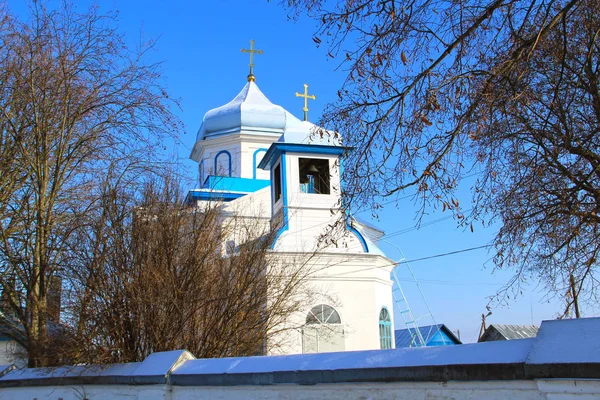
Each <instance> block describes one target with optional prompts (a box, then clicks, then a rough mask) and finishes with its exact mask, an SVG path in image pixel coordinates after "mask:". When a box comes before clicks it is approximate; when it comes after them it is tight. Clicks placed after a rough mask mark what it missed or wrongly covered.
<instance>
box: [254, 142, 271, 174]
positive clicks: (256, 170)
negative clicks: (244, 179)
mask: <svg viewBox="0 0 600 400" xmlns="http://www.w3.org/2000/svg"><path fill="white" fill-rule="evenodd" d="M266 153H267V149H265V148H260V149H257V150H256V151H255V152H254V154H253V155H252V179H256V178H257V173H259V172H263V171H262V170H261V169H259V168H258V164H260V161H261V160H262V158H263V157H264V156H265V154H266ZM267 179H269V178H267Z"/></svg>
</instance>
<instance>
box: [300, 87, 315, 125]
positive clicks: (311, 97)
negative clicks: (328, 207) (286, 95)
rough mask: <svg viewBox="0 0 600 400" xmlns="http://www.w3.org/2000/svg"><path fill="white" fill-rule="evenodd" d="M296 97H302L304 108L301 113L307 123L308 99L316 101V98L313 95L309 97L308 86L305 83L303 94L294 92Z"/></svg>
mask: <svg viewBox="0 0 600 400" xmlns="http://www.w3.org/2000/svg"><path fill="white" fill-rule="evenodd" d="M296 97H304V108H303V109H302V111H304V120H305V121H308V99H311V100H316V99H317V97H316V96H315V95H314V94H313V95H310V96H309V94H308V85H307V84H306V83H305V84H304V94H302V93H298V92H296Z"/></svg>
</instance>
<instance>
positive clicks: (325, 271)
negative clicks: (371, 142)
mask: <svg viewBox="0 0 600 400" xmlns="http://www.w3.org/2000/svg"><path fill="white" fill-rule="evenodd" d="M305 94H306V93H305ZM305 108H306V106H305ZM305 111H307V110H305ZM305 115H306V113H305ZM346 151H351V150H350V149H347V148H345V147H344V146H343V145H342V144H341V140H340V137H339V136H338V135H337V133H333V132H330V131H326V130H324V129H320V128H318V127H317V126H315V125H314V124H312V123H310V122H308V121H301V120H299V119H298V118H296V117H295V116H293V115H292V114H291V113H289V112H288V111H286V110H285V109H283V108H282V107H280V106H278V105H276V104H273V103H271V101H269V99H267V97H266V96H265V95H264V94H263V93H262V92H261V91H260V89H259V88H258V86H257V85H256V83H255V78H254V75H252V74H251V75H249V77H248V83H247V84H246V85H245V86H244V87H243V88H242V90H241V91H240V93H239V94H238V95H237V96H235V98H234V99H233V100H231V101H230V102H229V103H227V104H225V105H222V106H220V107H217V108H214V109H212V110H210V111H208V112H207V113H206V114H205V115H204V118H203V120H202V125H201V127H200V129H199V131H198V134H197V138H196V142H195V145H194V148H193V150H192V153H191V156H190V158H191V159H192V160H194V161H196V162H197V163H198V165H199V166H198V171H199V185H200V187H199V188H197V189H193V190H191V191H190V192H189V194H188V201H191V202H195V203H196V204H198V205H201V204H202V203H203V202H211V201H215V200H218V201H220V202H222V203H221V204H222V206H223V207H224V208H226V209H229V210H233V209H235V210H238V211H239V212H241V213H245V214H246V217H250V218H255V219H258V220H261V221H264V223H265V224H269V225H268V226H270V229H274V230H276V234H275V241H274V243H273V246H272V254H273V256H275V257H277V256H281V257H286V256H290V255H298V254H313V255H314V256H313V257H312V259H311V260H312V263H313V264H316V265H318V268H314V271H315V272H314V273H313V272H311V275H310V284H311V285H313V287H314V288H315V290H316V291H317V292H320V296H316V297H315V299H314V303H313V304H311V305H309V306H307V308H306V309H305V310H302V311H300V312H298V313H297V315H294V316H293V317H291V318H293V319H295V321H294V323H295V324H296V326H301V328H299V329H296V330H293V331H292V332H291V333H290V332H287V333H286V335H287V336H288V338H289V339H290V340H288V343H289V344H288V345H287V346H286V347H285V348H278V349H277V351H276V350H275V349H271V348H269V346H268V344H267V350H266V351H267V353H269V354H281V353H285V354H297V353H314V352H329V351H344V350H373V349H390V348H393V347H394V337H393V332H394V329H393V300H392V281H391V279H390V272H391V270H392V268H393V267H394V265H395V263H394V262H393V261H392V260H390V259H389V258H387V257H386V256H385V254H384V253H383V252H382V251H381V250H380V249H379V248H378V246H377V242H378V240H379V239H380V238H381V236H383V232H382V231H380V230H378V229H376V228H374V227H372V226H370V225H367V224H364V223H359V222H357V221H356V220H354V219H352V218H351V217H350V216H347V215H345V214H343V211H342V209H341V207H340V204H341V202H340V199H341V188H340V186H341V184H342V182H341V179H340V162H341V158H342V157H343V155H344V153H345V152H346ZM340 220H342V221H344V223H343V224H342V227H341V229H338V234H337V235H336V236H335V238H332V236H331V235H330V234H329V232H328V229H329V230H330V229H331V228H330V225H332V224H334V223H335V222H336V221H340ZM289 259H293V258H289Z"/></svg>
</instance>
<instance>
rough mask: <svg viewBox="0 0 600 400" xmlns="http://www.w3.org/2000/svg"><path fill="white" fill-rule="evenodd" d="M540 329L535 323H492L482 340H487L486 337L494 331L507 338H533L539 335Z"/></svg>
mask: <svg viewBox="0 0 600 400" xmlns="http://www.w3.org/2000/svg"><path fill="white" fill-rule="evenodd" d="M538 329H539V328H538V327H537V326H535V325H504V324H491V325H490V326H489V327H488V328H487V329H486V330H485V333H484V334H483V335H482V336H481V339H480V341H485V339H486V338H487V337H488V336H490V335H491V334H492V332H493V331H496V332H498V334H499V335H500V336H501V337H502V338H504V339H505V340H514V339H528V338H533V337H536V336H537V333H538ZM496 340H497V339H496Z"/></svg>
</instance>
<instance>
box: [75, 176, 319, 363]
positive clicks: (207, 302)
mask: <svg viewBox="0 0 600 400" xmlns="http://www.w3.org/2000/svg"><path fill="white" fill-rule="evenodd" d="M181 193H182V191H181V187H180V186H179V184H178V182H177V181H176V180H173V178H172V177H171V178H167V179H166V180H163V179H154V180H152V181H151V182H150V183H148V184H147V185H146V186H145V187H144V188H143V189H142V190H141V192H140V191H136V190H135V189H131V185H130V184H129V183H127V184H125V183H124V182H122V181H119V180H113V181H110V182H109V181H107V186H106V188H105V192H104V194H103V196H102V199H101V205H100V207H98V208H97V209H96V210H95V212H94V213H93V215H90V216H89V217H90V218H89V222H90V225H89V226H85V227H84V226H82V227H81V229H79V230H78V231H77V232H76V234H74V235H73V236H72V240H73V249H74V252H73V258H72V260H71V263H72V265H73V266H77V267H76V268H72V269H71V270H72V275H71V276H70V277H69V279H68V281H69V283H68V285H66V286H67V287H68V288H69V292H68V295H67V296H66V298H68V299H70V300H69V301H68V304H67V305H66V312H65V314H66V315H67V316H69V318H68V319H67V320H66V321H65V323H66V324H67V325H68V327H67V330H69V331H70V332H71V333H70V334H69V337H70V338H71V340H72V342H71V344H70V345H69V346H68V348H66V349H65V350H64V351H63V354H64V356H65V357H69V358H70V361H71V362H86V361H93V362H95V363H98V362H129V361H140V360H143V359H144V358H145V357H147V356H148V355H149V354H150V353H152V352H155V351H164V350H172V349H181V348H185V349H188V350H189V351H191V352H192V353H193V354H195V355H196V356H198V357H225V356H241V355H256V354H264V353H265V346H266V345H267V342H268V345H269V347H271V348H272V347H274V346H277V345H278V343H277V340H278V338H279V339H280V338H281V337H282V335H280V333H281V329H295V328H297V327H292V326H290V325H287V326H286V327H283V325H282V323H283V322H284V321H285V320H287V319H288V318H289V316H290V315H292V313H294V312H297V311H298V310H299V309H304V308H305V307H306V303H307V301H308V300H309V299H310V295H309V293H310V292H311V289H310V287H309V285H308V280H307V277H308V275H309V271H310V269H309V268H308V267H306V263H302V262H286V263H285V264H282V263H281V262H276V261H275V260H273V259H272V257H271V256H270V248H271V244H272V242H273V238H274V235H273V233H272V232H271V231H270V227H269V225H268V224H264V223H263V222H261V221H260V220H257V219H247V218H241V217H238V216H236V215H231V213H228V214H227V215H225V214H224V212H223V210H222V205H221V204H219V203H215V204H213V205H210V206H208V207H205V208H203V209H198V208H196V207H191V206H190V205H188V204H186V202H185V199H184V197H183V196H182V194H181ZM234 238H235V240H236V241H235V242H234V241H233V240H234ZM288 261H289V260H288ZM295 261H297V260H295ZM69 349H70V350H69Z"/></svg>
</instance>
